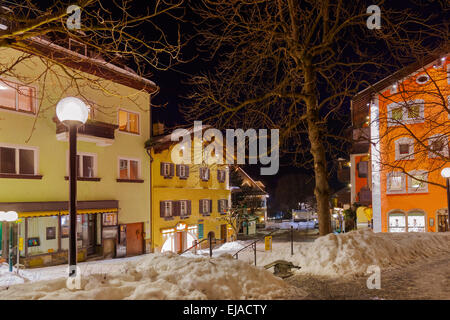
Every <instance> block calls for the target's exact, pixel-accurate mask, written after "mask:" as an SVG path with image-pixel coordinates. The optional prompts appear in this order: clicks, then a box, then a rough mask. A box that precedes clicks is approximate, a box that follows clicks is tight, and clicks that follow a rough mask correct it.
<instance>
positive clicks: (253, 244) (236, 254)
mask: <svg viewBox="0 0 450 320" xmlns="http://www.w3.org/2000/svg"><path fill="white" fill-rule="evenodd" d="M277 231H278V230H274V231H272V232H270V233H269V234H266V235H265V236H264V237H263V238H260V239H256V240H255V241H253V242H252V243H249V244H248V245H246V246H245V247H243V248H241V249H239V250H238V251H237V252H236V253H235V254H233V257H236V260H238V259H239V252H241V251H243V250H245V249H247V248H248V247H250V246H252V248H253V253H254V260H255V266H256V243H257V242H258V241H261V240H263V239H265V238H266V237H268V236H270V235H272V234H273V233H275V232H277Z"/></svg>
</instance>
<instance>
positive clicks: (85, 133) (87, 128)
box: [53, 117, 119, 147]
mask: <svg viewBox="0 0 450 320" xmlns="http://www.w3.org/2000/svg"><path fill="white" fill-rule="evenodd" d="M53 121H54V122H55V123H56V138H57V140H59V141H67V140H68V135H69V134H68V128H67V127H66V126H65V125H64V124H63V123H61V122H59V120H58V119H57V118H56V117H55V118H53ZM118 127H119V126H118V125H116V124H111V123H106V122H101V121H95V120H88V121H87V122H86V123H85V124H84V125H82V126H81V127H79V128H78V136H77V140H79V141H86V142H93V143H95V144H97V145H98V146H103V147H106V146H110V145H112V144H113V143H114V138H115V136H114V133H115V130H116V129H117V128H118Z"/></svg>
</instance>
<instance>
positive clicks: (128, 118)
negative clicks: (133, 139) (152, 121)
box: [117, 108, 141, 136]
mask: <svg viewBox="0 0 450 320" xmlns="http://www.w3.org/2000/svg"><path fill="white" fill-rule="evenodd" d="M119 111H124V112H127V130H126V131H123V130H120V128H119V130H118V131H119V132H120V133H124V134H131V135H133V136H140V135H141V113H140V112H138V111H131V110H127V109H124V108H119V109H117V125H119V113H120V112H119ZM130 113H134V114H137V115H138V132H137V133H135V132H130V131H129V130H130Z"/></svg>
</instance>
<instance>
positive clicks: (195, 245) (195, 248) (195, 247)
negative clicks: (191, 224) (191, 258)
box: [194, 240, 197, 254]
mask: <svg viewBox="0 0 450 320" xmlns="http://www.w3.org/2000/svg"><path fill="white" fill-rule="evenodd" d="M194 254H197V240H194Z"/></svg>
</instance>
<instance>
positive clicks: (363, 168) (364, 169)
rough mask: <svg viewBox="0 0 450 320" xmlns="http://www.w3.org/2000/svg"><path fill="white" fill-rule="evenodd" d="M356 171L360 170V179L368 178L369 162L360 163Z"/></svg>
mask: <svg viewBox="0 0 450 320" xmlns="http://www.w3.org/2000/svg"><path fill="white" fill-rule="evenodd" d="M356 169H357V170H358V178H367V175H368V173H369V162H368V161H360V162H358V164H357V165H356Z"/></svg>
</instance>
